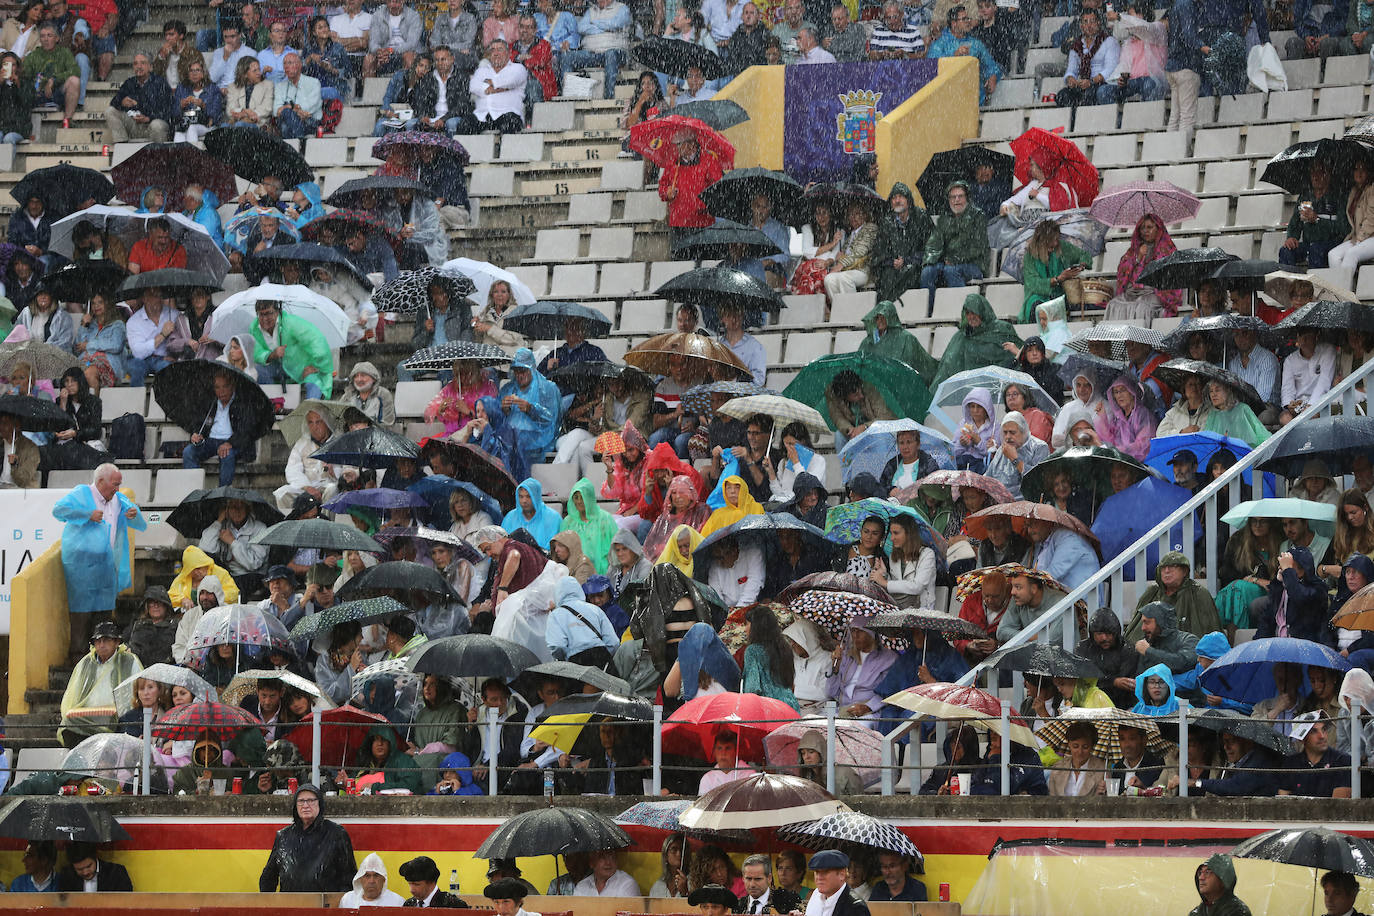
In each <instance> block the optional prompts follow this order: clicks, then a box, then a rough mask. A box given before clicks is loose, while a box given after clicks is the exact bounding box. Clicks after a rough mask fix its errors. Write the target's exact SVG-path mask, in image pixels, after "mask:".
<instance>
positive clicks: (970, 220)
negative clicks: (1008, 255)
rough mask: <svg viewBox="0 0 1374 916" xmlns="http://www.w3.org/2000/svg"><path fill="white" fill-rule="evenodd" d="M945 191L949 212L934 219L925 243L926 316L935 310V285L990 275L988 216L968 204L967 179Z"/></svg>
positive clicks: (965, 282)
mask: <svg viewBox="0 0 1374 916" xmlns="http://www.w3.org/2000/svg"><path fill="white" fill-rule="evenodd" d="M946 193H947V194H948V199H949V212H948V213H946V214H944V215H942V216H941V217H940V219H939V220H938V221H937V222H936V223H935V231H934V232H932V233H931V234H930V241H928V242H927V243H926V256H925V268H924V269H923V270H922V271H921V285H922V286H924V287H925V288H926V294H927V298H926V317H927V318H929V317H930V316H931V315H932V314H934V312H935V289H936V287H938V286H939V285H940V283H941V282H942V281H943V282H944V285H945V286H968V285H969V283H971V282H973V281H974V280H981V279H983V277H984V276H986V275H987V272H988V262H989V260H990V259H991V252H990V250H989V249H988V222H987V217H985V216H983V212H982V211H981V210H979V209H978V208H977V207H971V206H969V198H968V182H966V181H956V182H954V183H953V184H951V185H950V186H949V190H948V191H947V192H946Z"/></svg>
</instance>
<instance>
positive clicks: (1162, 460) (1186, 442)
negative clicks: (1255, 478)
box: [1145, 431, 1250, 484]
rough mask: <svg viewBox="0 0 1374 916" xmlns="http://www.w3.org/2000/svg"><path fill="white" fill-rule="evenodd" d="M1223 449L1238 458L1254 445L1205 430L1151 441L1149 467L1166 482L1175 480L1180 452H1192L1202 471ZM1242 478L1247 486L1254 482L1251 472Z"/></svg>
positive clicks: (1147, 460)
mask: <svg viewBox="0 0 1374 916" xmlns="http://www.w3.org/2000/svg"><path fill="white" fill-rule="evenodd" d="M1222 449H1226V450H1227V451H1228V452H1230V453H1231V454H1233V455H1235V456H1236V458H1237V459H1239V458H1241V457H1243V456H1245V455H1248V454H1250V446H1249V445H1247V444H1246V443H1244V442H1242V441H1241V440H1239V439H1232V438H1231V437H1230V436H1223V435H1222V434H1221V433H1213V432H1206V431H1203V432H1196V433H1183V434H1182V435H1179V436H1163V437H1161V438H1158V439H1151V440H1150V454H1148V455H1146V456H1145V464H1146V465H1147V466H1148V467H1151V468H1153V469H1154V470H1156V471H1158V472H1159V473H1160V474H1162V475H1164V478H1165V479H1166V480H1172V479H1173V468H1172V467H1171V465H1170V462H1171V461H1173V460H1174V456H1175V455H1177V454H1178V453H1179V452H1192V453H1193V456H1194V457H1196V458H1197V466H1198V470H1199V471H1201V470H1202V469H1203V468H1205V467H1207V462H1209V461H1211V460H1212V456H1213V455H1215V454H1216V453H1217V452H1219V451H1221V450H1222ZM1242 476H1243V477H1244V479H1245V482H1246V483H1247V484H1248V483H1250V472H1249V471H1246V472H1245V473H1244V474H1243V475H1242Z"/></svg>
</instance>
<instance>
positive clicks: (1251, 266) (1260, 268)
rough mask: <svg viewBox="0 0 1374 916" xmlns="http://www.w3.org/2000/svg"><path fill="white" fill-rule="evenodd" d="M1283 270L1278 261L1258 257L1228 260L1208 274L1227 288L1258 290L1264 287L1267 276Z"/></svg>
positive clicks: (1211, 278)
mask: <svg viewBox="0 0 1374 916" xmlns="http://www.w3.org/2000/svg"><path fill="white" fill-rule="evenodd" d="M1282 270H1283V265H1282V264H1280V263H1279V262H1278V261H1262V260H1259V259H1258V258H1242V259H1239V260H1235V261H1227V262H1226V263H1225V264H1222V265H1220V266H1218V267H1217V269H1216V270H1214V271H1212V273H1211V274H1210V275H1209V276H1208V279H1209V280H1217V281H1219V282H1220V283H1221V285H1222V286H1224V287H1225V288H1226V289H1241V290H1250V291H1252V292H1256V291H1259V290H1262V289H1264V283H1265V278H1266V277H1268V276H1269V275H1270V274H1273V273H1277V272H1279V271H1282Z"/></svg>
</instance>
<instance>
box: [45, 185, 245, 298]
mask: <svg viewBox="0 0 1374 916" xmlns="http://www.w3.org/2000/svg"><path fill="white" fill-rule="evenodd" d="M158 218H162V219H165V220H167V222H169V223H170V224H171V226H172V240H173V241H175V242H179V243H181V245H182V247H183V248H185V249H186V269H187V270H199V271H204V272H205V273H208V274H212V275H213V276H214V278H215V282H216V283H218V282H220V281H222V280H223V279H224V275H225V274H227V273H228V272H229V259H228V258H226V257H225V256H224V252H223V251H220V248H219V246H218V245H216V244H215V240H214V239H212V238H211V237H210V232H209V230H207V229H206V228H205V227H204V226H202V225H201V224H200V223H197V222H195V221H194V220H192V219H189V218H188V217H186V216H184V215H182V214H180V213H134V212H133V211H131V210H126V209H124V208H123V207H111V206H108V205H105V204H99V205H97V206H94V207H87V208H86V209H85V210H80V211H77V212H76V213H73V214H72V215H71V216H64V217H63V218H62V219H60V220H58V221H57V222H55V223H53V224H52V240H51V241H50V242H49V243H48V249H49V250H50V251H55V252H57V253H58V254H60V255H62V256H63V257H67V258H70V257H72V256H73V255H74V253H75V246H74V245H73V243H72V230H73V229H74V228H75V227H76V224H77V223H81V222H88V223H90V224H91V225H93V226H95V227H96V228H97V229H101V230H104V231H106V232H113V233H114V234H115V235H117V236H118V237H119V240H120V241H121V242H123V243H124V246H125V248H126V249H132V248H133V247H134V243H135V242H137V241H139V240H140V239H142V238H144V237H146V236H147V235H148V221H149V220H154V219H158Z"/></svg>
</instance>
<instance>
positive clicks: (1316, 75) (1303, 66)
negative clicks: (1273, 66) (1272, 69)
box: [1283, 57, 1322, 89]
mask: <svg viewBox="0 0 1374 916" xmlns="http://www.w3.org/2000/svg"><path fill="white" fill-rule="evenodd" d="M1321 69H1322V62H1321V59H1320V58H1316V57H1311V58H1304V59H1302V60H1286V61H1284V62H1283V72H1284V73H1285V74H1286V75H1287V76H1288V88H1289V89H1311V88H1312V87H1313V86H1315V85H1317V84H1318V83H1320V82H1321Z"/></svg>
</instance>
